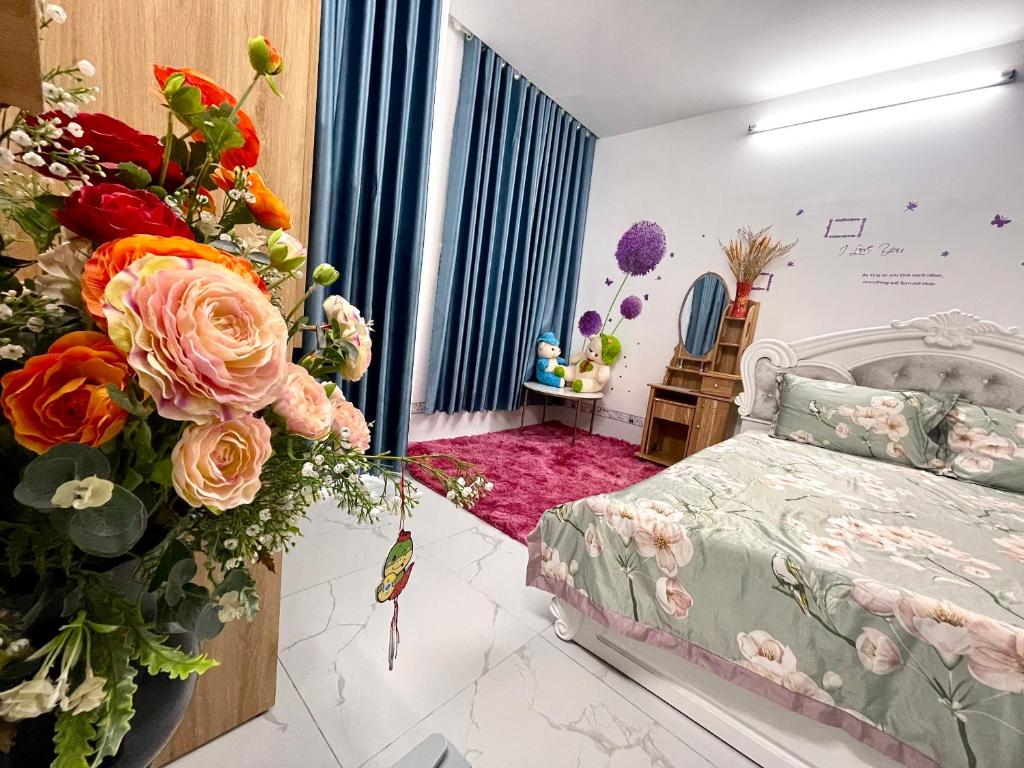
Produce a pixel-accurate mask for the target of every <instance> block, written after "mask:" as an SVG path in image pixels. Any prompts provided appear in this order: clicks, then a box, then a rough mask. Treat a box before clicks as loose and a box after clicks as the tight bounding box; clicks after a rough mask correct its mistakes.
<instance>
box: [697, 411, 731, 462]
mask: <svg viewBox="0 0 1024 768" xmlns="http://www.w3.org/2000/svg"><path fill="white" fill-rule="evenodd" d="M731 408H732V404H731V403H727V402H725V401H723V400H714V399H712V398H710V397H701V398H698V400H697V411H696V413H695V414H694V423H693V426H692V427H691V429H690V440H689V442H688V443H687V446H686V455H687V456H692V455H693V454H695V453H696V452H697V451H702V450H704V449H705V448H707V447H708V446H711V445H715V444H716V443H720V442H722V440H724V439H725V437H726V430H727V428H728V425H729V413H730V409H731Z"/></svg>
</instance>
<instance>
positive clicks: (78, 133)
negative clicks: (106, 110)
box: [67, 122, 83, 139]
mask: <svg viewBox="0 0 1024 768" xmlns="http://www.w3.org/2000/svg"><path fill="white" fill-rule="evenodd" d="M67 130H68V133H70V134H71V135H72V136H74V137H75V138H76V139H80V138H82V134H83V131H82V126H80V125H79V124H78V123H73V122H72V123H68V128H67Z"/></svg>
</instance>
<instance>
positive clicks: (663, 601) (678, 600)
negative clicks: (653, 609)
mask: <svg viewBox="0 0 1024 768" xmlns="http://www.w3.org/2000/svg"><path fill="white" fill-rule="evenodd" d="M655 595H656V596H657V598H658V604H659V605H660V606H661V607H662V608H663V609H664V611H665V613H668V614H670V615H672V616H675V617H676V618H679V619H685V618H686V614H688V613H689V612H690V607H691V606H692V605H693V596H692V595H690V593H689V592H687V591H686V589H685V588H684V587H683V585H682V584H680V583H679V582H678V581H676V580H675V579H670V578H668V577H667V576H662V577H661V578H660V579H658V581H657V583H656V584H655Z"/></svg>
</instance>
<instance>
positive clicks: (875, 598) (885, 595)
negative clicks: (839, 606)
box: [850, 579, 900, 616]
mask: <svg viewBox="0 0 1024 768" xmlns="http://www.w3.org/2000/svg"><path fill="white" fill-rule="evenodd" d="M899 597H900V591H899V590H898V589H893V588H892V587H887V586H886V585H885V584H879V583H878V582H877V581H869V580H868V579H854V580H853V589H852V590H850V599H851V600H853V602H855V603H856V604H857V605H859V606H860V607H861V608H863V609H864V610H865V611H867V612H868V613H873V614H875V616H892V613H893V611H894V610H895V608H896V601H897V600H899Z"/></svg>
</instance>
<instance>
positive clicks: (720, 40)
mask: <svg viewBox="0 0 1024 768" xmlns="http://www.w3.org/2000/svg"><path fill="white" fill-rule="evenodd" d="M451 13H452V16H454V17H455V18H456V19H458V20H459V21H460V22H461V23H462V24H463V25H464V26H465V27H466V28H467V29H469V30H470V31H472V32H473V33H474V34H476V35H477V36H478V37H479V38H480V39H481V40H483V41H484V42H485V43H486V44H487V45H489V46H490V47H491V48H493V49H494V50H495V51H496V52H497V53H498V54H500V55H501V56H502V57H504V58H505V59H506V60H507V61H509V62H510V63H511V64H512V66H514V67H515V68H516V69H518V70H520V71H521V72H522V73H523V74H524V75H526V76H527V77H528V78H529V79H530V80H531V81H533V82H534V83H535V84H536V85H537V86H538V87H539V88H540V89H541V90H543V91H544V92H545V93H547V94H548V95H549V96H551V97H552V98H553V99H554V100H555V101H557V102H558V103H559V104H560V105H561V106H563V107H564V108H565V109H566V110H568V111H569V112H570V113H572V114H573V115H575V116H576V117H577V118H579V119H580V120H581V121H582V122H583V123H584V124H585V125H586V126H588V127H589V128H590V129H591V130H593V131H594V132H595V133H596V134H597V135H598V136H612V135H615V134H618V133H626V132H628V131H635V130H638V129H640V128H647V127H650V126H653V125H660V124H662V123H667V122H671V121H673V120H681V119H683V118H686V117H692V116H694V115H699V114H704V113H707V112H714V111H716V110H719V109H726V108H729V107H735V106H740V105H744V104H752V103H756V102H759V101H764V100H765V99H771V98H775V97H778V96H784V95H787V94H790V93H797V92H799V91H805V90H809V89H811V88H817V87H820V86H823V85H829V84H831V83H838V82H843V81H846V80H852V79H854V78H858V77H864V76H866V75H872V74H876V73H879V72H886V71H888V70H892V69H899V68H901V67H907V66H911V65H913V64H919V63H921V62H925V61H933V60H935V59H941V58H945V57H947V56H955V55H957V54H960V53H966V52H968V51H975V50H979V49H982V48H988V47H991V46H995V45H1000V44H1003V43H1008V42H1012V41H1014V40H1019V39H1021V38H1024V2H1022V1H1021V0H452V8H451Z"/></svg>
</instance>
